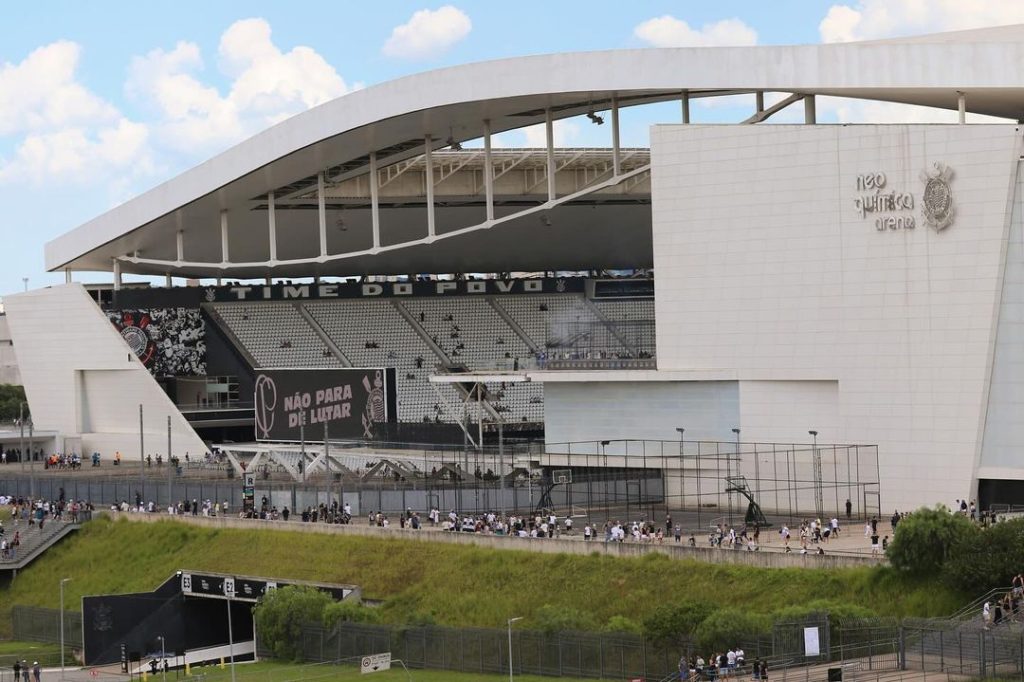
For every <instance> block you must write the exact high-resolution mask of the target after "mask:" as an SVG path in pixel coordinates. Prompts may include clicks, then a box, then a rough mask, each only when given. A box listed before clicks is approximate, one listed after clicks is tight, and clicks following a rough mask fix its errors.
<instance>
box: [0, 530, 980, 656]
mask: <svg viewBox="0 0 1024 682" xmlns="http://www.w3.org/2000/svg"><path fill="white" fill-rule="evenodd" d="M180 569H191V570H199V571H201V570H208V571H216V572H220V573H232V572H233V573H237V574H241V575H254V576H266V577H277V578H282V579H284V578H292V579H300V580H314V581H322V582H329V583H349V584H355V585H359V586H361V587H362V588H363V596H364V597H366V598H368V599H375V600H381V601H382V602H383V603H382V605H381V607H380V615H381V617H382V619H383V621H384V622H389V623H408V622H412V621H415V622H421V623H422V622H433V623H436V624H438V625H451V626H459V627H467V626H469V627H473V626H475V627H504V626H505V620H506V619H507V618H508V617H509V616H510V615H517V616H525V617H526V619H527V620H526V621H525V622H524V623H523V625H524V627H529V619H530V618H531V617H532V616H534V615H536V614H537V612H538V610H539V609H541V608H542V607H543V606H545V605H551V606H552V607H554V608H556V609H575V610H576V611H579V612H582V613H583V614H584V615H585V617H586V618H587V619H588V623H589V624H590V625H589V627H591V628H601V627H602V626H604V624H605V623H607V622H608V620H609V618H611V617H613V616H624V617H626V618H629V619H631V620H633V621H635V622H637V623H641V622H643V619H644V618H645V617H646V616H647V615H648V614H650V613H651V611H652V610H653V609H654V608H656V607H657V606H659V605H661V604H664V603H666V602H670V601H671V602H681V601H684V600H705V601H713V600H715V599H716V598H720V597H721V596H722V595H728V596H729V602H730V603H733V604H743V605H744V608H748V609H751V610H755V611H758V612H760V613H766V614H770V613H772V612H774V611H777V610H779V609H782V608H786V607H791V606H795V605H801V604H805V603H807V602H809V601H812V600H825V601H827V602H832V603H836V604H854V605H857V606H861V607H865V608H867V609H869V610H871V611H873V612H874V613H876V614H878V615H882V616H923V617H927V616H940V615H944V614H948V613H950V612H952V611H954V610H956V609H957V608H959V607H960V606H962V605H963V604H964V603H965V602H966V601H967V600H968V599H967V598H966V597H965V596H964V595H960V594H957V593H955V592H952V591H950V590H949V589H947V588H945V587H944V586H942V585H941V584H939V583H938V581H928V580H923V579H921V578H917V579H915V580H911V579H908V578H906V577H905V576H903V575H900V574H899V573H898V572H896V571H895V570H893V569H891V568H889V567H871V568H869V567H865V568H853V569H840V570H831V571H829V570H819V569H799V568H794V569H759V568H752V567H748V566H730V565H720V564H704V563H700V562H696V561H678V560H673V559H670V558H668V557H666V556H664V555H660V554H651V555H647V556H643V557H638V558H617V557H610V556H600V555H597V554H593V555H568V554H547V553H539V552H530V551H522V552H510V551H504V550H493V549H490V550H489V549H485V548H480V547H472V546H461V545H449V544H443V543H436V544H435V543H427V542H416V541H408V540H402V539H399V538H395V539H390V538H367V537H358V536H337V535H321V534H319V533H298V532H289V531H283V530H269V529H244V530H243V529H217V528H204V527H197V526H190V525H185V524H181V523H175V522H173V521H164V522H160V523H153V524H151V523H132V522H130V521H127V520H123V519H122V520H119V521H111V520H109V519H106V518H101V519H98V520H96V521H92V522H90V523H88V524H86V525H85V527H84V528H83V529H82V530H81V531H79V532H78V533H76V534H74V535H73V536H71V537H70V538H68V539H66V540H64V541H63V542H62V543H60V544H59V545H58V546H56V547H54V548H53V549H50V550H49V551H47V552H46V553H45V554H44V555H43V556H42V557H41V558H40V559H39V560H37V561H35V562H33V563H32V564H31V565H30V566H29V568H28V569H26V570H24V571H22V572H20V573H19V574H18V577H17V579H16V580H15V581H14V583H13V584H12V585H11V587H9V588H7V589H6V590H3V591H0V636H3V635H4V634H8V636H9V632H10V627H11V625H10V610H11V607H12V605H14V604H25V605H32V606H44V607H50V608H56V607H57V606H58V594H59V593H58V589H57V585H58V578H57V576H66V577H70V578H71V579H72V580H71V582H70V583H68V584H67V588H66V591H65V599H66V603H67V604H71V605H74V606H76V607H77V605H78V604H80V603H81V602H80V597H81V596H82V595H98V594H110V593H114V594H116V593H125V592H140V591H147V590H151V589H153V588H155V587H156V586H157V585H159V584H160V583H162V582H163V581H164V580H166V579H167V578H168V577H169V576H170V575H172V574H173V573H174V571H176V570H180ZM529 586H533V589H525V588H526V587H529ZM541 587H542V588H543V589H540V588H541Z"/></svg>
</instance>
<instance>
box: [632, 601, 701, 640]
mask: <svg viewBox="0 0 1024 682" xmlns="http://www.w3.org/2000/svg"><path fill="white" fill-rule="evenodd" d="M714 610H715V608H714V606H712V605H711V604H709V603H707V602H702V601H683V602H679V603H678V604H672V603H668V604H661V605H659V606H658V607H656V608H655V609H654V611H652V612H651V614H650V615H649V616H647V618H645V619H644V622H643V633H644V635H646V636H647V637H648V638H650V639H651V640H653V641H655V642H659V643H662V644H669V643H674V642H678V641H679V640H681V639H682V638H683V637H685V636H687V635H692V634H693V633H694V632H695V631H696V630H697V626H698V625H700V624H701V623H702V622H703V621H704V619H705V618H707V617H708V616H710V615H711V613H712V612H713V611H714Z"/></svg>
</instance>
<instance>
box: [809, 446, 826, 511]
mask: <svg viewBox="0 0 1024 682" xmlns="http://www.w3.org/2000/svg"><path fill="white" fill-rule="evenodd" d="M807 433H808V434H809V435H810V436H811V438H813V439H814V442H813V445H812V448H813V450H812V451H811V465H812V467H813V469H814V511H815V514H816V515H817V516H818V518H821V516H823V509H822V508H823V507H824V506H825V503H824V500H822V490H821V454H820V453H819V452H818V432H817V431H815V430H813V429H811V430H810V431H808V432H807Z"/></svg>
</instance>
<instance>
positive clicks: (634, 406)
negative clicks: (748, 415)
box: [544, 381, 740, 453]
mask: <svg viewBox="0 0 1024 682" xmlns="http://www.w3.org/2000/svg"><path fill="white" fill-rule="evenodd" d="M739 418H740V415H739V390H738V385H737V383H736V382H734V381H686V382H677V381H665V382H660V381H650V382H636V383H620V382H593V383H591V382H585V383H561V382H552V383H546V384H544V429H545V440H546V441H547V442H548V443H549V444H553V443H572V442H579V441H585V440H586V441H594V440H613V441H614V440H628V439H654V440H668V441H672V440H678V439H679V433H678V432H676V428H678V427H682V428H684V429H686V433H685V435H686V440H708V441H716V440H732V439H733V434H732V429H733V428H734V427H736V426H737V425H738V424H739ZM608 452H609V453H615V452H616V450H615V446H614V444H613V445H612V446H609V448H608Z"/></svg>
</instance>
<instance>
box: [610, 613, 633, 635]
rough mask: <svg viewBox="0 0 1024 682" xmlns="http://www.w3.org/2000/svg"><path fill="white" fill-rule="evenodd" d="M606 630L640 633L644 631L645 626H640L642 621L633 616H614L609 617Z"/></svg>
mask: <svg viewBox="0 0 1024 682" xmlns="http://www.w3.org/2000/svg"><path fill="white" fill-rule="evenodd" d="M603 629H604V631H605V632H631V633H633V634H635V635H639V634H640V633H641V632H643V628H642V627H640V623H637V622H636V621H635V620H633V619H632V618H626V617H625V616H612V617H611V618H609V619H608V622H607V623H605V624H604V628H603Z"/></svg>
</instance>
